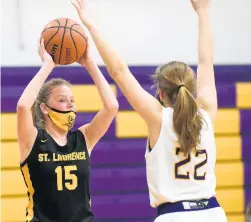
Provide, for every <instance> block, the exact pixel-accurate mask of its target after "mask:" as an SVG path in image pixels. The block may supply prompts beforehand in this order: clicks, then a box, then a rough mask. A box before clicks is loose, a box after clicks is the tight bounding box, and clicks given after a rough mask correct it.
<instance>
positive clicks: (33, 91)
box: [17, 40, 55, 161]
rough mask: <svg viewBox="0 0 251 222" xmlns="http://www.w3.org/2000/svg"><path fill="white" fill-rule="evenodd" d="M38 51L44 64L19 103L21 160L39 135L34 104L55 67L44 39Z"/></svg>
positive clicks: (18, 119)
mask: <svg viewBox="0 0 251 222" xmlns="http://www.w3.org/2000/svg"><path fill="white" fill-rule="evenodd" d="M38 53H39V55H40V57H41V59H42V61H43V66H42V67H41V69H40V70H39V71H38V73H37V74H36V75H35V76H34V78H33V79H32V80H31V81H30V83H29V84H28V86H27V87H26V88H25V90H24V92H23V93H22V95H21V97H20V99H19V101H18V103H17V132H18V142H19V149H20V159H21V161H23V160H25V159H26V157H27V156H28V155H29V153H30V151H31V148H32V146H33V143H34V141H35V139H36V136H37V129H36V128H35V126H34V125H33V119H32V112H31V108H32V105H33V103H34V102H35V100H36V98H37V95H38V93H39V90H40V89H41V87H42V85H43V83H44V82H45V80H46V79H47V77H48V76H49V74H50V73H51V71H52V69H53V68H54V67H55V63H54V62H53V60H52V58H51V56H50V55H49V54H48V53H47V52H46V50H45V48H44V40H42V41H41V43H38Z"/></svg>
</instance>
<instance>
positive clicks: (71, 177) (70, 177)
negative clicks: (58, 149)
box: [55, 165, 78, 191]
mask: <svg viewBox="0 0 251 222" xmlns="http://www.w3.org/2000/svg"><path fill="white" fill-rule="evenodd" d="M63 168H64V174H63ZM75 170H77V166H76V165H73V166H58V167H57V168H56V169H55V172H56V174H57V187H58V190H59V191H61V190H63V183H64V185H65V187H66V188H67V189H68V190H75V189H76V187H77V186H78V178H77V176H76V175H75V174H74V173H72V171H75ZM66 180H67V181H66Z"/></svg>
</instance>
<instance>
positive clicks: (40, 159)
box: [38, 153, 50, 162]
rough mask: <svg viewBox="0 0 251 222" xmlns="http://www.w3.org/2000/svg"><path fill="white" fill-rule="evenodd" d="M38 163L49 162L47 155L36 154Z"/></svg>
mask: <svg viewBox="0 0 251 222" xmlns="http://www.w3.org/2000/svg"><path fill="white" fill-rule="evenodd" d="M38 161H39V162H44V161H45V162H47V161H50V160H49V159H48V153H40V154H38Z"/></svg>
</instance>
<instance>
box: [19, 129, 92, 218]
mask: <svg viewBox="0 0 251 222" xmlns="http://www.w3.org/2000/svg"><path fill="white" fill-rule="evenodd" d="M27 136H28V135H27ZM21 171H22V174H23V177H24V180H25V183H26V186H27V190H28V192H27V193H28V198H29V199H28V205H27V209H26V221H28V222H29V221H31V222H35V221H36V222H37V221H39V222H55V221H57V222H89V221H92V220H93V218H94V215H93V213H92V212H91V210H90V204H89V201H90V189H89V185H90V158H89V154H88V150H87V146H86V142H85V137H84V135H83V134H82V132H81V131H79V130H76V131H74V132H72V131H69V132H68V134H67V144H66V145H65V146H59V145H58V144H57V143H56V142H55V141H54V139H53V138H52V137H51V136H50V135H49V134H48V133H47V132H46V131H45V130H42V129H39V130H38V134H37V137H36V140H35V143H34V146H33V148H32V150H31V153H30V154H29V156H28V157H27V159H26V160H25V161H24V162H23V163H22V164H21Z"/></svg>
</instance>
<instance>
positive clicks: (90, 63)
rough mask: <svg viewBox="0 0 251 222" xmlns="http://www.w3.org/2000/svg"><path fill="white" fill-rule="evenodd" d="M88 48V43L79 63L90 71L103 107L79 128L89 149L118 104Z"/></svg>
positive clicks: (109, 123)
mask: <svg viewBox="0 0 251 222" xmlns="http://www.w3.org/2000/svg"><path fill="white" fill-rule="evenodd" d="M89 50H90V48H89V44H88V47H87V51H86V53H85V55H84V57H83V58H82V59H81V60H80V61H79V63H80V64H81V65H82V66H83V67H85V68H86V69H87V71H88V72H89V73H90V75H91V77H92V79H93V81H94V83H95V84H96V86H97V89H98V92H99V95H100V98H101V100H102V103H103V108H102V109H101V110H100V111H99V112H98V113H97V114H96V116H95V117H94V118H93V120H92V121H91V122H90V123H89V124H86V125H84V126H82V127H80V128H79V129H80V130H81V131H82V132H83V134H84V135H85V137H86V141H87V146H88V149H89V151H91V150H92V149H93V147H94V146H95V144H96V143H97V142H98V141H99V140H100V138H101V137H102V136H103V135H104V134H105V132H106V131H107V130H108V128H109V126H110V125H111V123H112V121H113V119H114V117H115V116H116V115H117V112H118V107H119V105H118V101H117V99H116V97H115V95H114V93H113V91H112V89H111V87H110V85H109V84H108V82H107V81H106V79H105V78H104V76H103V74H102V73H101V71H100V69H99V68H98V66H97V64H96V63H95V62H94V60H93V59H92V58H91V56H90V52H89Z"/></svg>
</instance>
